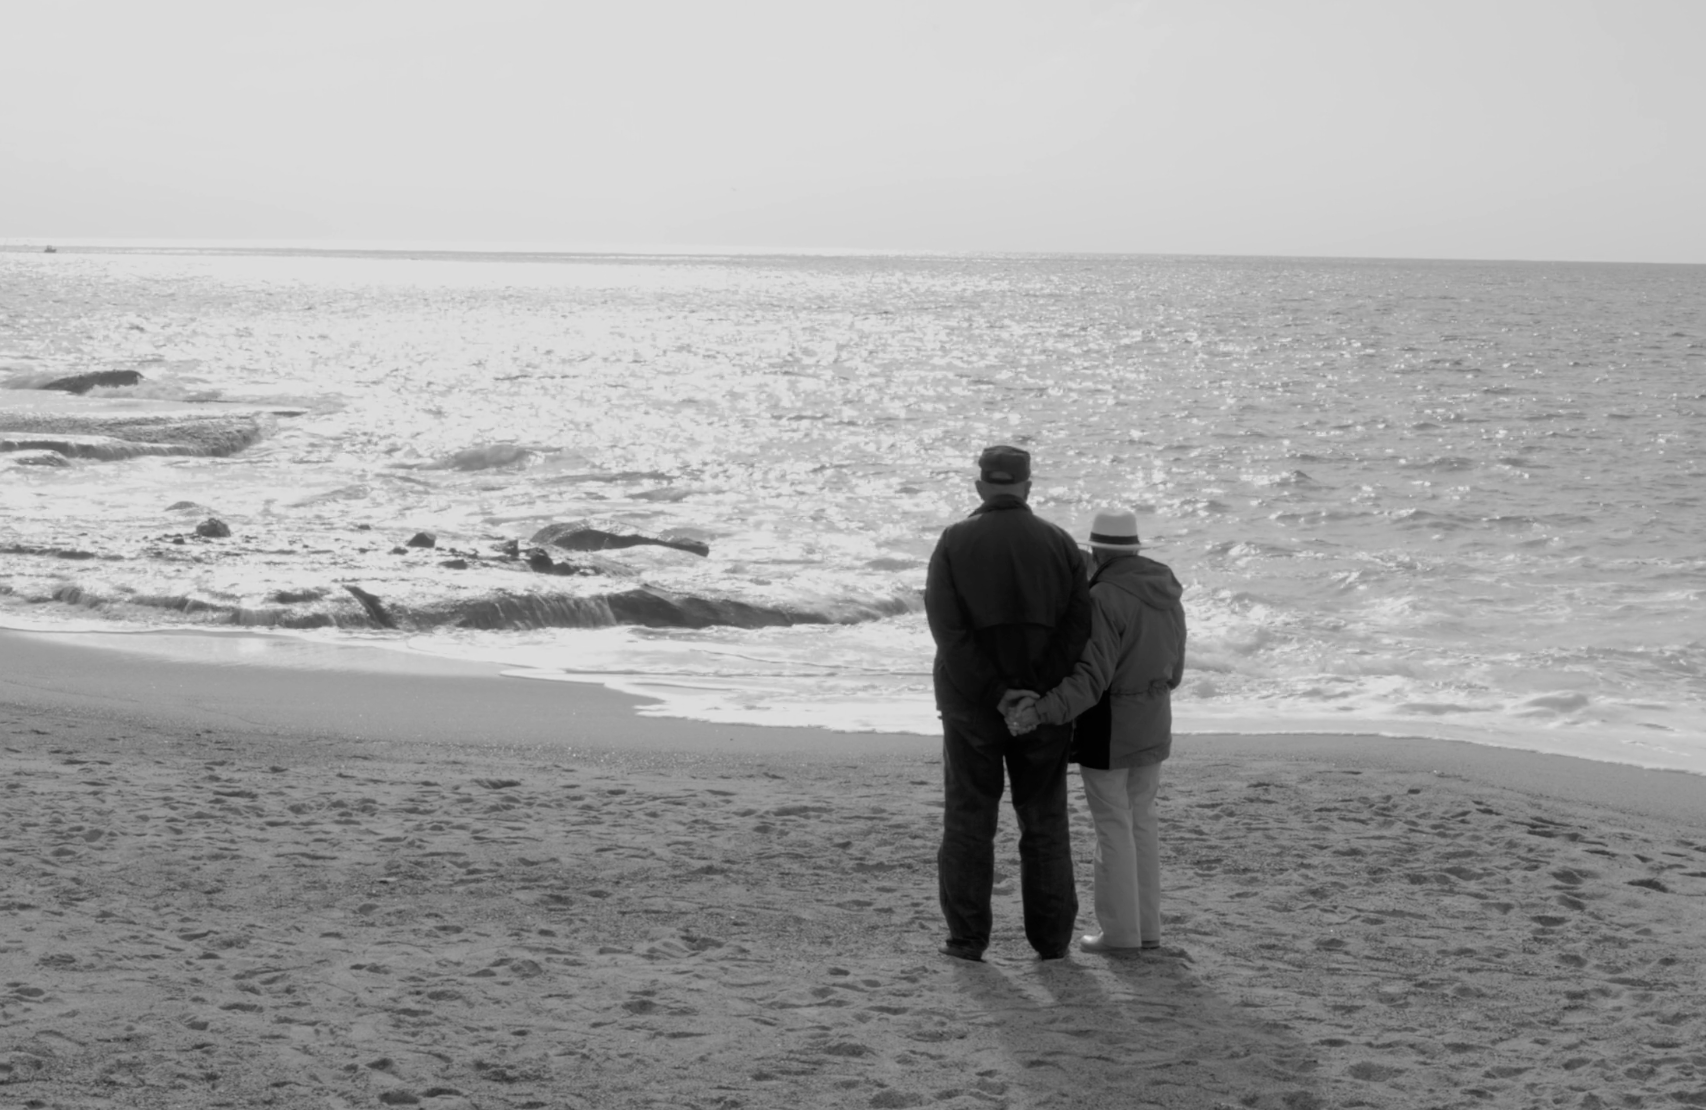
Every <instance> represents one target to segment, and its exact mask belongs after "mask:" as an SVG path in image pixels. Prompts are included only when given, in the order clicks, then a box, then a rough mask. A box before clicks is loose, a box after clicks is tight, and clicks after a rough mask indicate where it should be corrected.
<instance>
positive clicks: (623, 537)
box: [527, 521, 711, 555]
mask: <svg viewBox="0 0 1706 1110" xmlns="http://www.w3.org/2000/svg"><path fill="white" fill-rule="evenodd" d="M527 542H528V543H531V544H544V545H549V546H551V547H560V548H562V549H564V550H565V551H613V550H616V549H618V548H623V547H641V546H647V545H649V546H653V547H670V548H674V549H675V550H677V551H686V552H689V553H691V554H694V555H709V554H710V553H711V547H710V545H709V544H705V543H701V542H700V541H698V540H686V539H668V538H666V537H663V536H648V535H645V534H644V533H642V532H636V531H632V530H629V529H626V528H623V527H621V526H620V525H613V524H606V525H602V526H596V527H595V526H594V525H591V524H588V523H587V522H585V521H571V522H569V523H566V524H547V525H546V526H545V527H543V528H541V529H539V531H537V532H535V533H533V535H532V537H530V538H529V539H528V541H527Z"/></svg>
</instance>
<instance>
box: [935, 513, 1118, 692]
mask: <svg viewBox="0 0 1706 1110" xmlns="http://www.w3.org/2000/svg"><path fill="white" fill-rule="evenodd" d="M924 611H925V614H926V615H927V616H928V617H929V618H930V634H931V635H932V636H934V637H935V638H936V666H935V684H936V708H938V709H940V710H941V711H942V713H943V715H944V716H946V715H949V714H964V713H966V712H969V711H974V710H987V711H988V712H990V713H994V712H995V711H996V704H997V703H998V702H999V701H1000V700H1001V694H1002V692H1003V691H1005V690H1008V689H1020V690H1047V689H1048V688H1049V687H1051V686H1053V685H1055V684H1056V683H1058V682H1059V681H1060V680H1061V679H1063V678H1065V677H1066V675H1067V674H1069V673H1070V672H1071V671H1072V667H1073V664H1075V663H1076V662H1077V661H1078V656H1079V654H1080V653H1081V652H1082V651H1083V649H1084V643H1085V641H1086V640H1087V639H1088V638H1089V636H1090V591H1089V584H1088V582H1087V581H1086V574H1085V564H1084V554H1083V552H1081V551H1079V550H1078V545H1077V544H1076V543H1074V542H1073V540H1072V537H1071V536H1069V535H1067V534H1066V532H1065V531H1064V530H1063V529H1061V528H1059V527H1057V526H1055V525H1053V524H1050V523H1049V522H1048V521H1046V520H1043V519H1042V518H1041V517H1039V516H1037V515H1035V514H1034V513H1032V512H1031V510H1030V509H1029V508H1028V507H1027V506H1026V505H1025V503H1024V502H1023V501H1021V500H1019V499H1018V498H1017V497H1005V496H1004V497H996V498H992V499H990V500H989V501H986V502H984V503H983V504H982V505H981V506H979V507H978V509H977V511H976V512H974V513H972V514H971V516H970V517H968V518H967V519H965V520H962V521H960V522H958V523H957V524H951V525H949V526H948V528H947V529H946V530H945V531H944V532H943V533H942V538H941V539H940V540H939V541H937V543H936V551H935V553H934V554H932V555H931V556H930V573H929V576H928V578H927V579H926V581H925V586H924Z"/></svg>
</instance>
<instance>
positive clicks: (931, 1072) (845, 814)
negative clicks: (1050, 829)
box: [0, 633, 1706, 1110]
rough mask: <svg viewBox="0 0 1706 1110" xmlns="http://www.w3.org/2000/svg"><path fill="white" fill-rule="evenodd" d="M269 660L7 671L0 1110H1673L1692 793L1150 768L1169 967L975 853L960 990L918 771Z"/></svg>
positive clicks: (1235, 746)
mask: <svg viewBox="0 0 1706 1110" xmlns="http://www.w3.org/2000/svg"><path fill="white" fill-rule="evenodd" d="M107 639H108V640H109V641H110V640H113V639H116V638H107ZM255 642H256V641H254V640H253V639H252V638H251V639H249V640H241V641H240V640H238V639H237V638H232V639H231V640H230V644H231V645H232V648H231V656H230V657H231V658H232V659H238V658H241V659H242V660H243V662H241V663H240V664H239V665H221V664H219V663H216V662H209V661H195V660H187V659H177V658H168V657H160V656H147V655H138V654H134V653H130V652H122V651H117V650H112V649H111V646H110V643H106V644H105V645H104V646H90V645H101V644H103V641H102V640H101V639H100V638H93V639H87V640H82V641H79V638H78V637H66V636H60V637H49V636H37V635H29V634H20V633H0V774H3V776H4V784H3V785H0V791H3V792H4V795H3V796H4V802H3V804H0V877H3V888H0V972H3V974H0V1107H7V1108H10V1107H97V1106H138V1107H156V1106H159V1107H166V1106H170V1107H214V1106H233V1107H246V1106H259V1105H269V1106H284V1107H297V1106H300V1107H362V1106H384V1105H391V1106H409V1105H419V1106H423V1107H434V1108H445V1110H448V1108H450V1107H564V1106H566V1107H703V1108H712V1107H717V1108H733V1107H794V1106H824V1107H865V1106H869V1107H910V1106H945V1107H1014V1108H1018V1107H1043V1106H1059V1107H1128V1106H1165V1107H1202V1108H1212V1107H1264V1108H1268V1107H1272V1108H1289V1110H1299V1108H1305V1107H1357V1106H1366V1107H1382V1108H1384V1107H1393V1108H1396V1107H1458V1106H1513V1107H1528V1106H1572V1107H1574V1106H1581V1107H1595V1106H1652V1107H1661V1106H1706V1050H1703V1049H1702V1048H1701V1046H1702V1044H1706V979H1703V978H1702V974H1701V972H1702V961H1703V959H1706V956H1703V953H1706V912H1703V910H1706V901H1703V900H1706V778H1703V777H1699V776H1690V775H1684V774H1677V773H1666V772H1654V771H1642V770H1638V769H1635V768H1630V767H1623V766H1618V765H1613V764H1604V763H1589V762H1585V761H1577V760H1568V759H1563V758H1557V757H1549V756H1536V755H1531V754H1527V753H1522V752H1516V751H1504V750H1497V749H1490V748H1474V747H1470V746H1468V745H1460V744H1446V743H1440V742H1427V741H1402V740H1378V739H1373V738H1343V737H1338V738H1335V737H1197V736H1189V737H1181V738H1180V740H1179V741H1178V743H1177V744H1176V747H1175V752H1176V755H1175V758H1174V759H1173V760H1172V761H1171V762H1169V764H1168V765H1167V773H1166V776H1165V781H1164V785H1163V797H1162V813H1163V848H1162V850H1163V866H1164V882H1165V885H1166V904H1165V907H1164V911H1165V915H1164V921H1165V927H1166V930H1167V938H1166V943H1167V946H1166V948H1165V949H1164V950H1163V951H1162V952H1161V953H1160V954H1159V955H1154V954H1146V955H1144V956H1142V957H1141V958H1108V957H1099V956H1088V955H1083V954H1078V953H1075V954H1074V955H1073V956H1072V957H1071V958H1070V959H1068V960H1066V961H1061V962H1058V963H1039V962H1037V961H1035V960H1034V959H1033V958H1032V957H1031V953H1030V951H1029V949H1028V948H1027V947H1026V945H1025V944H1024V941H1023V938H1022V936H1021V934H1020V932H1019V906H1018V895H1017V890H1016V881H1015V880H1016V862H1017V857H1016V853H1015V852H1014V849H1013V827H1012V820H1011V814H1010V813H1009V814H1006V815H1004V823H1003V828H1002V840H1003V844H1002V847H1001V852H1002V856H1001V861H1002V862H1001V863H1000V864H999V871H998V880H999V882H998V886H997V921H996V935H995V938H994V943H993V945H992V947H991V950H990V953H989V959H988V962H986V963H985V964H982V965H973V964H966V963H961V962H958V961H954V960H950V959H948V958H946V957H943V956H940V955H938V954H937V951H936V947H937V944H938V943H939V942H940V940H941V937H942V926H941V921H940V915H939V912H938V910H937V907H936V895H935V863H934V855H935V844H936V836H937V828H938V812H939V806H940V765H939V756H938V752H937V745H936V743H935V742H934V741H932V740H931V739H929V738H924V737H917V736H886V737H885V736H865V735H842V734H833V733H820V732H808V731H803V730H786V729H774V730H767V729H758V728H746V727H730V726H715V725H704V724H694V723H690V722H683V721H676V720H667V719H659V718H648V717H644V716H639V715H636V713H635V703H634V702H632V701H631V700H630V699H627V698H623V697H620V696H618V695H614V694H611V693H608V692H606V691H604V690H601V689H598V688H593V687H586V686H580V685H574V684H568V683H546V682H532V681H524V680H519V679H511V678H502V677H499V676H497V675H496V674H495V672H484V671H481V670H480V669H479V668H476V667H471V666H469V667H465V666H461V665H455V664H446V663H433V662H431V661H422V660H399V659H397V658H396V657H388V658H387V657H382V656H380V655H378V654H376V653H372V652H356V651H354V650H353V649H350V650H347V651H345V652H343V653H338V652H333V651H331V650H330V649H328V651H327V653H326V654H325V656H324V657H323V658H320V659H318V660H316V661H315V662H314V664H313V665H302V664H301V662H300V661H297V662H296V664H295V665H292V666H275V665H272V663H270V662H269V661H268V660H267V659H265V658H264V655H265V652H266V651H268V650H273V649H271V648H263V649H260V650H261V656H263V657H256V655H255V650H256V649H254V647H253V644H254V643H255ZM263 643H264V642H263ZM240 645H247V646H243V647H240ZM358 664H359V665H358ZM1073 790H1074V793H1075V795H1076V792H1077V790H1078V787H1077V783H1076V780H1074V783H1073ZM1074 821H1075V832H1076V835H1075V841H1074V851H1075V855H1076V857H1077V860H1078V865H1079V870H1080V874H1081V890H1082V891H1083V892H1084V895H1085V896H1084V897H1083V899H1082V900H1083V902H1084V904H1085V910H1084V913H1085V914H1086V917H1085V920H1084V922H1083V924H1084V925H1085V927H1086V928H1089V927H1090V924H1091V923H1090V921H1089V919H1088V916H1087V915H1088V902H1089V900H1088V896H1087V895H1088V883H1089V859H1090V850H1091V834H1090V829H1089V826H1088V823H1087V819H1086V813H1085V810H1084V807H1083V804H1082V801H1081V800H1075V814H1074Z"/></svg>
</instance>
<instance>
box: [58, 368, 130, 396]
mask: <svg viewBox="0 0 1706 1110" xmlns="http://www.w3.org/2000/svg"><path fill="white" fill-rule="evenodd" d="M141 380H142V373H141V371H138V370H91V371H89V372H88V373H84V374H70V375H68V376H66V377H63V378H55V379H53V380H52V381H48V382H43V383H42V384H40V385H38V386H36V387H35V388H37V389H57V390H59V391H60V392H61V393H87V392H89V391H90V390H91V389H94V388H95V387H96V386H98V385H105V386H120V385H135V384H137V383H138V382H140V381H141Z"/></svg>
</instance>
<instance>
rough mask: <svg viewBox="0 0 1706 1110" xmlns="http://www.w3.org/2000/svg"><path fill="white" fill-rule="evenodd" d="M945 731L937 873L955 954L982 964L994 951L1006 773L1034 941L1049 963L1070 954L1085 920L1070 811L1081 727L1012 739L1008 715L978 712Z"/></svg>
mask: <svg viewBox="0 0 1706 1110" xmlns="http://www.w3.org/2000/svg"><path fill="white" fill-rule="evenodd" d="M942 732H943V742H942V767H943V775H944V785H945V787H946V798H947V806H946V811H945V813H944V817H943V826H942V847H941V849H940V850H939V851H938V852H937V854H936V874H937V885H938V890H939V893H940V896H941V899H942V914H943V916H944V917H946V918H947V920H948V945H949V947H951V948H953V949H954V950H955V951H956V953H958V954H961V955H964V956H967V957H974V958H975V957H980V956H981V955H982V954H983V950H984V949H985V948H987V947H988V946H989V930H990V909H989V898H990V890H991V887H992V886H993V885H994V881H995V828H996V823H997V821H998V820H999V818H1000V813H1001V793H1002V785H1003V781H1002V780H1003V774H1002V772H1003V769H1005V771H1006V778H1008V779H1010V780H1011V782H1012V785H1013V812H1014V814H1015V815H1016V816H1017V817H1018V819H1019V890H1020V894H1021V896H1022V897H1023V899H1024V903H1025V939H1026V940H1029V941H1030V942H1031V947H1032V948H1035V949H1036V950H1037V953H1038V954H1039V955H1042V956H1046V957H1054V956H1058V955H1061V954H1063V953H1064V952H1065V950H1066V948H1067V946H1068V945H1069V944H1070V943H1071V941H1072V930H1073V926H1074V925H1075V924H1076V923H1077V920H1078V889H1077V882H1076V878H1075V876H1074V875H1073V873H1072V832H1071V827H1070V826H1069V824H1068V822H1067V810H1066V765H1067V762H1068V758H1067V757H1068V754H1069V750H1070V748H1071V741H1072V728H1071V726H1069V725H1067V726H1054V725H1045V726H1043V727H1042V728H1040V729H1038V730H1037V731H1035V732H1030V733H1026V734H1025V735H1023V736H1012V735H1010V734H1009V733H1008V732H1007V725H1006V722H1004V721H1003V720H1002V718H1001V715H1000V714H999V713H997V712H995V711H994V710H988V711H984V712H978V711H975V710H974V711H961V712H957V713H952V714H943V720H942Z"/></svg>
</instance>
